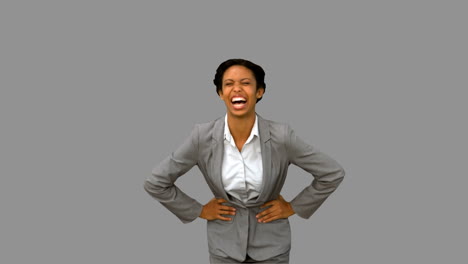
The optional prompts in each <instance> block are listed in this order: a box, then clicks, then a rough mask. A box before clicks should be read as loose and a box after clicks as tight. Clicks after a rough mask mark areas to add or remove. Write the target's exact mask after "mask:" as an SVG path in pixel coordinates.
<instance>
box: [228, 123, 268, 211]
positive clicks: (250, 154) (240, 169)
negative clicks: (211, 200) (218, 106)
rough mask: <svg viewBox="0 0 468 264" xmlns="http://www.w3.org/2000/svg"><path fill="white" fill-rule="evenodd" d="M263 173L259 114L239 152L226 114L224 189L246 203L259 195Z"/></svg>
mask: <svg viewBox="0 0 468 264" xmlns="http://www.w3.org/2000/svg"><path fill="white" fill-rule="evenodd" d="M262 175H263V164H262V151H261V147H260V136H259V133H258V119H257V115H255V123H254V126H253V128H252V131H250V136H249V137H248V138H247V141H246V142H245V144H244V146H243V147H242V150H241V151H240V152H239V150H238V149H237V147H236V143H235V142H234V138H233V137H232V135H231V132H230V131H229V126H228V121H227V114H226V116H225V118H224V156H223V165H222V180H223V186H224V190H225V191H226V192H227V193H228V194H230V195H232V196H234V197H235V198H237V199H239V200H241V201H243V202H244V203H245V202H247V201H248V200H250V199H253V198H256V197H257V196H258V195H259V193H260V188H261V187H262V180H263V177H262Z"/></svg>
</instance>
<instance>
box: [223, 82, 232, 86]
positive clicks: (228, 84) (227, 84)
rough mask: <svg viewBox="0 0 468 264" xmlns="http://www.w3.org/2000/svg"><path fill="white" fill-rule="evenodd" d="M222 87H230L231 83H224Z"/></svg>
mask: <svg viewBox="0 0 468 264" xmlns="http://www.w3.org/2000/svg"><path fill="white" fill-rule="evenodd" d="M224 85H225V86H231V85H232V83H226V84H224Z"/></svg>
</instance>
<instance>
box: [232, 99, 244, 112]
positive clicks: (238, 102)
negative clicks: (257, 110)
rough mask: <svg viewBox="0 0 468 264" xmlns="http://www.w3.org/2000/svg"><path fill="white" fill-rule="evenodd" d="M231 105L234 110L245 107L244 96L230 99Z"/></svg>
mask: <svg viewBox="0 0 468 264" xmlns="http://www.w3.org/2000/svg"><path fill="white" fill-rule="evenodd" d="M231 103H232V106H233V107H234V109H236V110H241V109H243V108H244V107H245V105H246V103H247V100H246V99H245V98H244V97H240V96H236V97H233V98H232V99H231Z"/></svg>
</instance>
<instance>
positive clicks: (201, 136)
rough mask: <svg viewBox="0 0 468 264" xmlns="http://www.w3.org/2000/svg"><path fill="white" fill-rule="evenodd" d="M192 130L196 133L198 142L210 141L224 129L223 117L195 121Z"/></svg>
mask: <svg viewBox="0 0 468 264" xmlns="http://www.w3.org/2000/svg"><path fill="white" fill-rule="evenodd" d="M193 131H194V132H195V133H196V134H197V137H198V140H199V141H200V142H210V140H211V139H212V138H215V137H216V135H217V134H219V133H220V132H221V133H222V132H223V131H224V117H219V118H217V119H215V120H212V121H209V122H204V123H197V124H195V125H194V127H193Z"/></svg>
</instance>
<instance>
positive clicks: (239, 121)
mask: <svg viewBox="0 0 468 264" xmlns="http://www.w3.org/2000/svg"><path fill="white" fill-rule="evenodd" d="M227 119H228V126H229V131H230V132H231V135H232V137H233V138H234V140H235V141H236V142H238V141H246V140H247V138H248V137H249V136H250V132H251V131H252V128H253V126H254V123H255V113H253V114H252V115H249V116H244V117H235V116H230V115H229V114H228V117H227Z"/></svg>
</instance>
